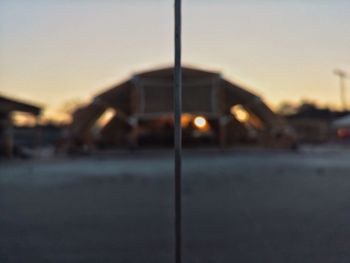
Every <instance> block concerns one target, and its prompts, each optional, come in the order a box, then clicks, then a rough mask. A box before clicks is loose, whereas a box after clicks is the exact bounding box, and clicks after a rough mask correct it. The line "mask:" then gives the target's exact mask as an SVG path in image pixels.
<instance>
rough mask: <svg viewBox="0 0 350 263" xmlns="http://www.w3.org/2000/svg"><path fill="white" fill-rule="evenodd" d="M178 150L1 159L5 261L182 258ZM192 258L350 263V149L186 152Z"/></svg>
mask: <svg viewBox="0 0 350 263" xmlns="http://www.w3.org/2000/svg"><path fill="white" fill-rule="evenodd" d="M171 157H172V156H171V153H161V154H154V153H138V154H136V155H130V154H119V155H118V156H114V157H106V156H103V157H102V156H100V157H87V158H84V159H76V160H62V159H61V160H46V161H27V162H11V163H0V212H1V214H0V262H1V263H5V262H15V263H17V262H35V263H39V262H49V263H50V262H121V263H129V262H130V263H133V262H135V263H137V262H147V263H148V262H149V263H157V262H159V263H165V262H174V261H173V244H174V242H173V185H172V183H173V181H172V160H171ZM183 197H184V200H183V205H184V212H183V213H184V218H183V221H184V231H183V233H184V251H183V256H184V262H186V263H187V262H188V263H190V262H200V263H209V262H212V263H219V262H227V263H232V262H235V263H245V262H252V263H260V262H266V263H274V262H276V263H284V262H291V263H301V262H305V263H320V262H327V263H328V262H344V263H348V262H350V152H346V151H342V152H337V151H335V152H319V153H315V152H309V153H299V154H296V153H277V152H275V153H272V152H259V153H250V154H249V153H233V152H231V153H218V152H216V153H215V152H208V153H201V154H195V153H186V154H185V160H184V189H183Z"/></svg>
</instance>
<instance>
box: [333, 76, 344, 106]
mask: <svg viewBox="0 0 350 263" xmlns="http://www.w3.org/2000/svg"><path fill="white" fill-rule="evenodd" d="M334 74H335V75H337V76H338V77H339V81H340V99H341V102H342V104H343V110H344V111H346V110H347V103H346V92H345V89H346V87H345V79H346V77H347V75H346V73H345V71H343V70H340V69H336V70H335V71H334Z"/></svg>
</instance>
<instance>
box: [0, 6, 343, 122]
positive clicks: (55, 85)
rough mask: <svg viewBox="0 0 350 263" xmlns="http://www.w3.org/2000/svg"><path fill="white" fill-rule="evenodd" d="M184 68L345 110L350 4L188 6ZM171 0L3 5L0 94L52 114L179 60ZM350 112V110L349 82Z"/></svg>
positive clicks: (276, 99)
mask: <svg viewBox="0 0 350 263" xmlns="http://www.w3.org/2000/svg"><path fill="white" fill-rule="evenodd" d="M183 2H184V6H183V9H184V24H183V30H184V32H183V46H184V47H183V59H184V63H185V64H186V65H192V66H198V67H201V68H206V69H213V70H217V71H221V72H222V73H223V75H224V76H225V77H227V78H229V79H231V80H233V81H236V82H238V83H242V84H244V85H246V86H247V87H249V88H251V89H252V90H254V91H256V92H257V93H258V94H260V95H261V96H262V97H263V98H264V99H265V100H266V101H267V102H268V103H270V104H271V105H278V103H280V102H281V101H285V100H290V101H299V100H300V99H310V100H315V101H317V102H319V103H320V104H323V105H325V104H328V105H333V106H337V105H339V104H340V99H339V85H338V80H337V78H336V77H335V76H334V75H333V74H332V71H333V70H334V68H343V69H345V70H347V71H348V72H349V73H350V15H349V14H350V1H348V0H183ZM172 12H173V1H172V0H0V94H3V95H7V96H11V97H15V98H20V99H23V100H28V101H31V102H36V103H39V104H41V105H44V106H45V107H46V109H47V111H46V113H45V114H46V115H47V116H56V115H57V114H58V113H59V111H60V109H61V107H62V105H63V104H64V103H65V102H67V101H71V100H73V99H79V100H88V99H90V98H91V97H92V96H93V95H94V94H97V93H98V92H99V91H101V90H102V89H104V88H105V87H106V86H108V85H110V84H111V83H113V82H119V81H121V80H123V79H125V78H127V77H128V76H129V75H130V74H132V73H134V72H138V71H142V70H144V69H149V68H151V67H160V66H163V65H167V66H168V65H170V64H171V63H172V61H173V18H172ZM348 86H349V92H348V94H349V105H350V81H349V82H348Z"/></svg>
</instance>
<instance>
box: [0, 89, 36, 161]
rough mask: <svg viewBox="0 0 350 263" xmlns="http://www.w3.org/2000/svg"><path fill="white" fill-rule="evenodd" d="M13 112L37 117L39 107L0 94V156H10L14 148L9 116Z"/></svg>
mask: <svg viewBox="0 0 350 263" xmlns="http://www.w3.org/2000/svg"><path fill="white" fill-rule="evenodd" d="M14 112H24V113H28V114H32V115H33V116H35V117H37V116H39V115H40V113H41V108H40V107H37V106H33V105H30V104H28V103H24V102H21V101H17V100H13V99H9V98H6V97H3V96H0V157H1V156H2V157H8V158H9V157H11V156H12V155H13V152H14V149H15V145H14V142H13V125H12V118H11V114H12V113H14Z"/></svg>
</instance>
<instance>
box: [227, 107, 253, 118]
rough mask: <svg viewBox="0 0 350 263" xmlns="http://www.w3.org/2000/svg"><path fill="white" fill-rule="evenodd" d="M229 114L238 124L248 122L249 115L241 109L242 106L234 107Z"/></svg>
mask: <svg viewBox="0 0 350 263" xmlns="http://www.w3.org/2000/svg"><path fill="white" fill-rule="evenodd" d="M231 114H232V115H233V116H235V118H236V119H237V120H238V121H239V122H247V121H248V120H249V113H248V112H247V111H246V110H245V109H244V108H243V106H242V105H236V106H233V107H232V108H231Z"/></svg>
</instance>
